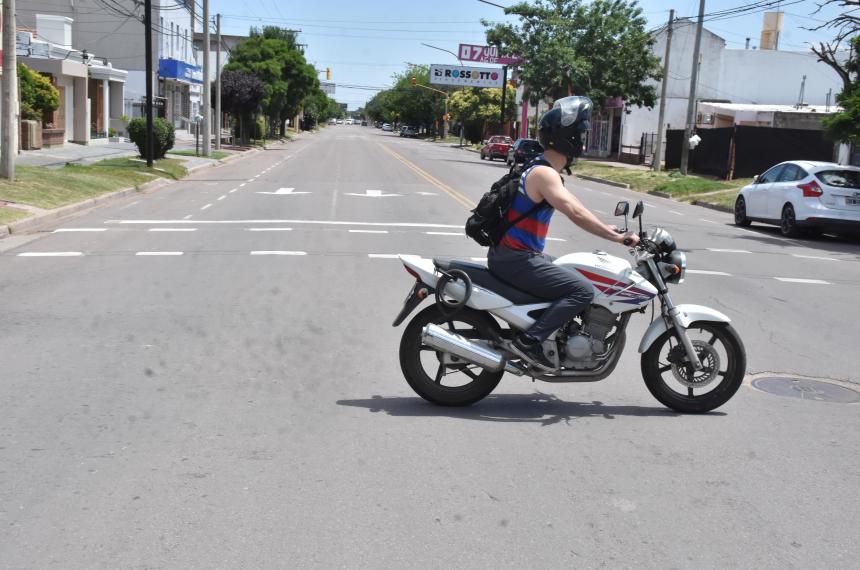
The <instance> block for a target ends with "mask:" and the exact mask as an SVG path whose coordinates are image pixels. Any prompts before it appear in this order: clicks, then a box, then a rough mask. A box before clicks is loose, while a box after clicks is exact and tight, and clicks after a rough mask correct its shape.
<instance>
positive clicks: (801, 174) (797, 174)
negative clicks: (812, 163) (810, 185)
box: [776, 164, 809, 182]
mask: <svg viewBox="0 0 860 570" xmlns="http://www.w3.org/2000/svg"><path fill="white" fill-rule="evenodd" d="M807 176H809V175H808V174H807V173H806V171H805V170H804V169H802V168H801V167H799V166H797V165H796V164H786V165H785V168H783V169H782V172H781V173H780V175H779V178H777V180H776V182H796V181H798V180H803V179H804V178H806V177H807Z"/></svg>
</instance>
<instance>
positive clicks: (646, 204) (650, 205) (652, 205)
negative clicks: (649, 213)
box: [642, 202, 657, 208]
mask: <svg viewBox="0 0 860 570" xmlns="http://www.w3.org/2000/svg"><path fill="white" fill-rule="evenodd" d="M642 203H643V204H645V206H647V207H648V208H656V207H657V206H655V205H654V204H649V203H648V202H642Z"/></svg>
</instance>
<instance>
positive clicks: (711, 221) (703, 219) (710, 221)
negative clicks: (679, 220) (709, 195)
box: [699, 218, 720, 224]
mask: <svg viewBox="0 0 860 570" xmlns="http://www.w3.org/2000/svg"><path fill="white" fill-rule="evenodd" d="M699 220H700V221H702V222H708V223H709V224H719V223H720V222H715V221H714V220H706V219H705V218H699Z"/></svg>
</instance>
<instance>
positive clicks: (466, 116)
mask: <svg viewBox="0 0 860 570" xmlns="http://www.w3.org/2000/svg"><path fill="white" fill-rule="evenodd" d="M501 106H502V90H501V89H486V88H477V87H466V88H465V89H460V90H458V91H455V92H453V93H452V94H451V96H450V98H449V99H448V112H449V113H450V114H451V116H452V117H453V118H454V119H456V121H457V122H458V123H462V124H464V125H465V126H466V133H467V136H468V138H469V140H470V141H472V142H476V141H479V140H481V139H482V138H484V137H485V136H486V134H487V132H488V130H492V129H491V128H490V125H497V124H498V121H499V109H500V108H501ZM516 111H517V109H516V103H515V102H514V98H513V96H512V95H511V94H510V93H509V94H508V97H507V98H506V99H505V117H504V118H505V121H506V122H507V121H512V120H513V119H514V117H515V116H516Z"/></svg>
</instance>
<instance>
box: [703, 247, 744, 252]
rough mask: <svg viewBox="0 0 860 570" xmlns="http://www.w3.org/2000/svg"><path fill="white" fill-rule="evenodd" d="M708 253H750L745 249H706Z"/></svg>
mask: <svg viewBox="0 0 860 570" xmlns="http://www.w3.org/2000/svg"><path fill="white" fill-rule="evenodd" d="M707 250H708V251H714V252H717V253H752V252H751V251H747V250H745V249H719V248H715V247H709V248H707Z"/></svg>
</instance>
